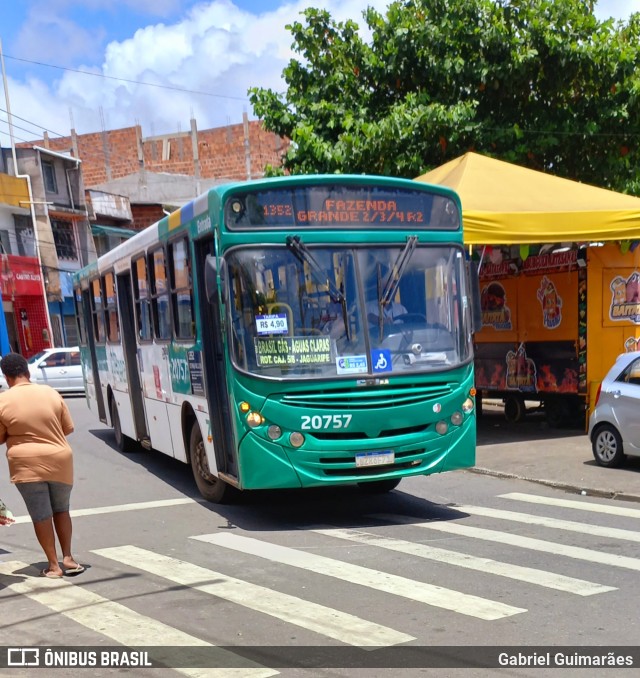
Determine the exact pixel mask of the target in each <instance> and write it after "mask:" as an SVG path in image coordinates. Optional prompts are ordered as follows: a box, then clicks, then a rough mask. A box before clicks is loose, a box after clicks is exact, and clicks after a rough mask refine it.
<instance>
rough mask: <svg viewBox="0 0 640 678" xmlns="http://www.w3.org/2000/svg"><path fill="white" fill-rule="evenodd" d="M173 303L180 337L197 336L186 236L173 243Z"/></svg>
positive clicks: (175, 321)
mask: <svg viewBox="0 0 640 678" xmlns="http://www.w3.org/2000/svg"><path fill="white" fill-rule="evenodd" d="M170 261H171V303H172V308H173V317H174V330H175V333H176V337H177V338H178V339H192V338H193V337H194V336H195V322H194V317H193V298H192V289H191V267H190V265H189V251H188V245H187V240H186V239H185V238H183V239H181V240H178V241H176V242H174V243H173V244H172V245H171V259H170Z"/></svg>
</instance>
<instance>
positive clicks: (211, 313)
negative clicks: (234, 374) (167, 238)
mask: <svg viewBox="0 0 640 678" xmlns="http://www.w3.org/2000/svg"><path fill="white" fill-rule="evenodd" d="M209 254H211V255H213V239H206V240H204V241H199V242H197V243H196V275H197V280H198V281H199V283H200V284H199V285H198V289H199V295H200V296H199V301H200V303H199V304H198V305H197V306H198V309H199V312H200V327H201V328H202V360H203V369H204V374H205V385H206V386H205V388H206V391H207V401H208V403H209V416H210V417H211V430H212V433H213V440H214V449H215V454H216V464H217V466H218V471H219V472H221V473H224V474H226V475H229V476H232V477H234V478H237V477H238V460H237V457H236V453H235V446H234V444H233V430H232V428H231V426H229V423H230V422H231V421H233V419H232V417H231V412H230V407H229V393H228V391H227V380H226V369H225V360H224V341H223V336H222V325H221V322H220V304H219V302H218V296H217V295H214V298H212V299H211V301H207V297H206V292H205V285H204V281H205V275H206V274H205V268H206V259H207V255H209Z"/></svg>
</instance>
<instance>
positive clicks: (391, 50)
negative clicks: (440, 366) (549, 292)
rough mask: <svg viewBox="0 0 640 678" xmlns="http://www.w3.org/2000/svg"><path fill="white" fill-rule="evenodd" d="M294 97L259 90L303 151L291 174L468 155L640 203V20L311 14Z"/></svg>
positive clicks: (465, 9)
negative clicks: (624, 194)
mask: <svg viewBox="0 0 640 678" xmlns="http://www.w3.org/2000/svg"><path fill="white" fill-rule="evenodd" d="M303 16H304V21H303V22H298V21H296V22H294V23H293V24H291V25H289V26H287V28H288V30H290V31H291V33H292V35H293V38H294V42H293V46H292V47H293V49H294V51H295V52H296V53H297V54H298V55H299V59H293V60H291V61H290V62H289V64H288V65H287V67H286V68H285V69H284V72H283V77H284V80H285V82H286V85H287V91H286V92H285V93H284V94H278V93H276V92H274V91H273V90H270V89H261V88H253V89H252V90H250V98H251V102H252V104H253V107H254V111H255V113H256V114H257V115H258V116H259V117H260V118H262V119H263V121H264V124H265V127H266V128H267V129H269V130H270V131H273V132H276V133H277V134H280V135H281V136H284V137H288V138H289V139H290V140H291V142H292V144H291V145H290V147H289V148H288V149H287V151H286V154H285V155H284V157H283V165H282V170H281V171H287V172H290V173H317V172H345V173H346V172H353V173H362V172H367V173H376V174H385V175H391V176H406V177H414V176H416V175H418V174H420V173H422V172H424V171H426V170H428V169H430V168H432V167H435V166H438V165H441V164H442V163H443V162H446V161H447V160H450V159H452V158H454V157H456V156H458V155H460V154H462V153H465V152H467V151H469V150H473V151H477V152H481V153H486V154H490V155H492V156H494V157H497V158H501V159H504V160H508V161H511V162H515V163H518V164H521V165H524V166H527V167H531V168H533V169H538V170H543V171H549V172H552V173H553V174H556V175H558V176H564V177H568V178H572V179H577V180H580V181H584V182H587V183H592V184H596V185H600V186H607V187H610V188H613V189H616V190H623V191H630V192H637V193H640V173H639V170H638V167H639V166H640V164H639V162H638V161H639V159H640V147H639V146H640V144H639V135H640V98H639V94H640V13H637V14H635V15H632V17H631V18H630V19H629V20H628V21H627V22H614V21H613V20H609V21H606V22H599V21H598V20H597V19H596V18H595V16H594V14H593V2H590V1H589V0H502V1H500V0H496V1H495V2H494V0H397V1H396V2H393V3H392V4H391V5H389V7H388V8H387V10H386V13H385V14H384V15H383V14H380V13H379V12H377V11H375V10H373V9H372V8H369V9H367V10H366V11H365V12H364V13H363V16H364V19H365V23H366V26H367V28H368V33H369V34H370V36H371V37H370V39H369V40H368V41H365V40H364V39H363V38H362V37H361V36H360V33H359V32H358V30H359V27H358V25H357V24H356V23H355V22H353V21H346V22H344V23H342V22H336V21H334V20H333V19H332V18H331V16H330V14H329V13H328V12H326V11H322V10H317V9H307V10H306V11H305V12H304V13H303Z"/></svg>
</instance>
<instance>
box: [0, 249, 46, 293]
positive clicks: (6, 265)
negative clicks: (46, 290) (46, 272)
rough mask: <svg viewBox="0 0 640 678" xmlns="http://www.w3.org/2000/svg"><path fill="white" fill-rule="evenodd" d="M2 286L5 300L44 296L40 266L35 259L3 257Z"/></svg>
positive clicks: (0, 278)
mask: <svg viewBox="0 0 640 678" xmlns="http://www.w3.org/2000/svg"><path fill="white" fill-rule="evenodd" d="M0 286H1V288H2V295H3V297H5V298H11V297H12V296H42V277H41V273H40V265H39V263H38V260H37V259H36V258H35V257H19V256H16V255H12V254H8V255H5V256H3V257H2V267H1V271H0Z"/></svg>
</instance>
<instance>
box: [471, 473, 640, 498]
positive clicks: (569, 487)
mask: <svg viewBox="0 0 640 678" xmlns="http://www.w3.org/2000/svg"><path fill="white" fill-rule="evenodd" d="M466 470H467V471H468V472H469V473H477V474H478V475H484V476H493V477H495V478H512V479H513V480H526V481H527V482H529V483H538V485H546V486H547V487H555V488H556V489H558V490H565V492H572V493H574V494H580V495H585V496H588V497H603V498H605V499H618V500H620V501H632V502H638V503H640V495H638V494H630V493H628V492H619V491H617V490H599V489H595V488H591V487H584V486H581V485H575V484H572V483H561V482H558V481H557V480H544V479H543V478H529V477H527V476H522V475H518V474H517V473H506V472H504V471H494V470H492V469H489V468H483V467H481V466H474V467H472V468H468V469H466Z"/></svg>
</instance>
